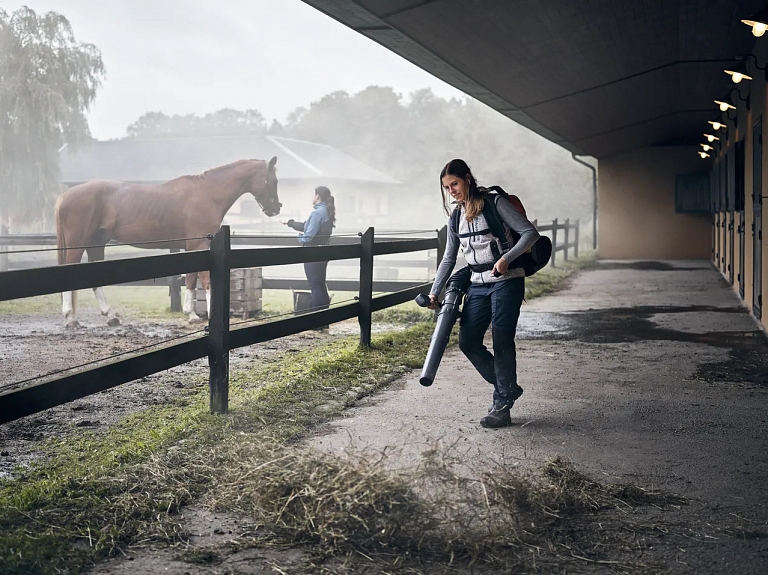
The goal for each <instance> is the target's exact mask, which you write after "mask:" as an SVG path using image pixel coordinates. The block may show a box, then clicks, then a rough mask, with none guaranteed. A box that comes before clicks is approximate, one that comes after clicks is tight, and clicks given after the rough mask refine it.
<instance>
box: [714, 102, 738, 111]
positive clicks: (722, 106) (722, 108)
mask: <svg viewBox="0 0 768 575" xmlns="http://www.w3.org/2000/svg"><path fill="white" fill-rule="evenodd" d="M715 104H717V105H718V106H720V111H721V112H725V111H726V110H735V109H736V106H732V105H731V104H729V103H728V102H722V101H720V100H715Z"/></svg>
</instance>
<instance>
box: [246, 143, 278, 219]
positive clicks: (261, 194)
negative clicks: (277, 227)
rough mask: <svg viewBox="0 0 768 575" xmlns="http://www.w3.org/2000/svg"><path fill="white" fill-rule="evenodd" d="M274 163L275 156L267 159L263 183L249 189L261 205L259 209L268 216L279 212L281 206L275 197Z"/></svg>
mask: <svg viewBox="0 0 768 575" xmlns="http://www.w3.org/2000/svg"><path fill="white" fill-rule="evenodd" d="M276 163H277V156H275V157H274V158H272V159H271V160H269V164H268V165H267V175H266V176H265V178H264V182H263V185H255V186H254V188H253V189H252V190H251V193H252V194H253V197H254V198H256V201H257V202H258V203H259V205H260V206H261V210H262V211H263V212H264V213H265V214H266V215H267V216H269V217H270V218H271V217H272V216H276V215H277V214H279V213H280V208H281V207H282V206H283V204H281V203H280V200H279V198H278V197H277V173H276V172H275V164H276Z"/></svg>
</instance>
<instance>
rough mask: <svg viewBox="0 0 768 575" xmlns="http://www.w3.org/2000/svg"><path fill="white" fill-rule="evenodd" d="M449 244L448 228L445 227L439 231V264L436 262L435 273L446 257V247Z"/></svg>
mask: <svg viewBox="0 0 768 575" xmlns="http://www.w3.org/2000/svg"><path fill="white" fill-rule="evenodd" d="M447 243H448V226H443V227H442V228H440V229H439V230H437V262H435V273H437V268H439V267H440V262H441V261H443V256H444V255H445V245H446V244H447Z"/></svg>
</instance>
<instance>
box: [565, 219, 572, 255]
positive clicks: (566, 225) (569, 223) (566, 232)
mask: <svg viewBox="0 0 768 575" xmlns="http://www.w3.org/2000/svg"><path fill="white" fill-rule="evenodd" d="M570 228H571V218H565V249H564V250H563V260H564V261H566V262H567V261H568V236H569V235H570V234H569V233H568V232H570Z"/></svg>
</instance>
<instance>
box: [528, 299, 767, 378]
mask: <svg viewBox="0 0 768 575" xmlns="http://www.w3.org/2000/svg"><path fill="white" fill-rule="evenodd" d="M517 339H518V340H562V341H583V342H587V343H598V344H599V343H625V342H635V341H679V342H686V343H700V344H706V345H711V346H714V347H720V348H727V349H729V356H730V357H729V359H728V360H726V361H724V362H720V363H713V364H702V365H700V366H699V368H698V370H697V373H696V375H695V377H697V378H699V379H702V380H705V381H734V382H744V383H752V384H758V385H768V339H767V338H766V336H765V334H764V333H763V332H762V331H760V330H759V329H758V327H757V325H756V324H755V323H754V321H753V320H752V318H751V317H750V316H749V315H748V313H747V311H746V309H745V308H743V307H731V308H721V307H712V306H686V307H674V306H670V307H654V306H639V307H634V308H612V309H599V310H590V311H583V312H570V313H548V312H544V313H536V312H525V311H524V312H522V313H521V314H520V321H519V323H518V331H517Z"/></svg>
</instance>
